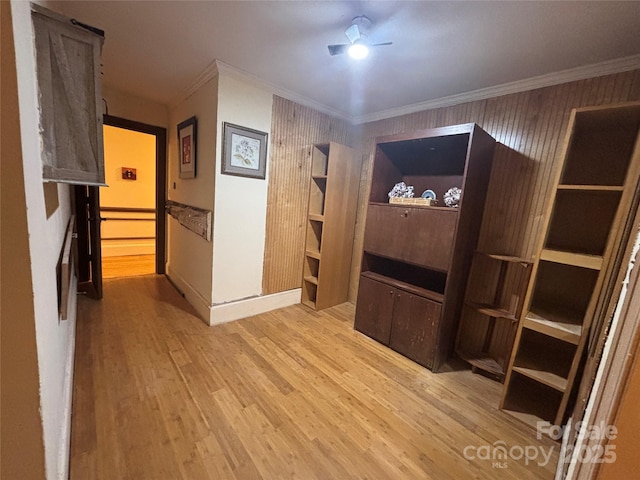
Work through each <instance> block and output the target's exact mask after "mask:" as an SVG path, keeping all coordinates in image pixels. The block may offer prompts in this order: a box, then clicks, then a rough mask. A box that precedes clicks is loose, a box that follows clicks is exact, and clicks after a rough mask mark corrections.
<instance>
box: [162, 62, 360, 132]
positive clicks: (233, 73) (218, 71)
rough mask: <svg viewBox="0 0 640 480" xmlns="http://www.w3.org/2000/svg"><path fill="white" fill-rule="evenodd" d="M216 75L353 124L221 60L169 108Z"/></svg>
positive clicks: (347, 117) (342, 114)
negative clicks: (245, 83) (227, 77)
mask: <svg viewBox="0 0 640 480" xmlns="http://www.w3.org/2000/svg"><path fill="white" fill-rule="evenodd" d="M218 75H227V76H230V77H235V78H237V79H239V80H242V81H244V82H247V83H250V84H252V85H255V86H257V87H259V88H262V89H264V90H267V91H269V92H271V93H272V94H274V95H278V96H279V97H283V98H286V99H287V100H291V101H292V102H295V103H297V104H299V105H303V106H305V107H309V108H312V109H314V110H317V111H319V112H322V113H325V114H327V115H329V116H331V117H335V118H339V119H341V120H344V121H346V122H349V123H353V118H352V117H351V116H350V115H348V114H347V113H345V112H342V111H340V110H336V109H334V108H331V107H328V106H327V105H324V104H322V103H320V102H316V101H315V100H311V99H310V98H307V97H305V96H303V95H300V94H299V93H296V92H294V91H292V90H289V89H287V88H283V87H279V86H278V85H275V84H273V83H270V82H267V81H266V80H263V79H262V78H260V77H258V76H257V75H253V74H251V73H249V72H246V71H244V70H241V69H240V68H236V67H234V66H232V65H229V64H228V63H224V62H223V61H221V60H214V61H213V62H211V63H210V64H209V65H208V66H207V68H205V69H204V70H203V71H202V73H200V75H198V76H197V77H196V78H195V79H194V80H193V81H192V82H191V83H190V84H189V85H188V86H187V87H185V88H184V89H183V90H182V91H181V92H180V94H178V95H177V96H176V97H175V98H174V99H173V100H172V101H171V103H170V106H171V107H175V106H177V105H179V104H180V103H182V102H183V101H185V100H186V99H187V98H189V97H190V96H191V95H193V94H194V93H195V92H196V91H197V90H198V89H199V88H200V87H202V86H203V85H204V84H206V83H207V82H208V81H210V80H211V79H213V78H215V77H217V76H218Z"/></svg>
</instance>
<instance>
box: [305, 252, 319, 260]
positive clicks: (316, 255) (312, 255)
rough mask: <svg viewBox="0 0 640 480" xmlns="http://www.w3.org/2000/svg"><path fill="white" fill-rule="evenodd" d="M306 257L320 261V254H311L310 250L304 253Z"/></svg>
mask: <svg viewBox="0 0 640 480" xmlns="http://www.w3.org/2000/svg"><path fill="white" fill-rule="evenodd" d="M304 254H305V255H306V256H307V257H311V258H315V259H316V260H320V252H312V251H311V250H307V251H306V252H304Z"/></svg>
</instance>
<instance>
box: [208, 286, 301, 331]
mask: <svg viewBox="0 0 640 480" xmlns="http://www.w3.org/2000/svg"><path fill="white" fill-rule="evenodd" d="M301 295H302V289H301V288H296V289H293V290H287V291H284V292H278V293H273V294H270V295H263V296H260V297H252V298H246V299H243V300H238V301H235V302H229V303H222V304H219V305H213V306H212V307H211V316H210V318H209V325H211V326H213V325H219V324H221V323H227V322H232V321H234V320H239V319H241V318H246V317H251V316H253V315H259V314H261V313H266V312H270V311H271V310H275V309H277V308H284V307H288V306H290V305H295V304H297V303H300V298H301Z"/></svg>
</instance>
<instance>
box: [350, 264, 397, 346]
mask: <svg viewBox="0 0 640 480" xmlns="http://www.w3.org/2000/svg"><path fill="white" fill-rule="evenodd" d="M395 292H396V290H395V289H394V288H393V287H390V286H389V285H386V284H384V283H381V282H377V281H375V280H371V279H370V278H367V277H360V287H359V288H358V303H357V305H358V308H356V320H355V325H354V328H355V329H356V330H358V331H359V332H362V333H364V334H365V335H367V336H368V337H371V338H373V339H374V340H377V341H378V342H380V343H384V344H385V345H388V344H389V332H390V331H391V317H392V315H393V296H394V293H395Z"/></svg>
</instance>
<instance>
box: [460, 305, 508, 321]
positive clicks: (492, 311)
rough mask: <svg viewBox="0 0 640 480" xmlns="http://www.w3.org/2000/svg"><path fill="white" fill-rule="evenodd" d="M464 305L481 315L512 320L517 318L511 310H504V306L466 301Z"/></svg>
mask: <svg viewBox="0 0 640 480" xmlns="http://www.w3.org/2000/svg"><path fill="white" fill-rule="evenodd" d="M465 305H467V306H468V307H471V308H473V309H475V310H476V311H478V312H480V313H482V314H483V315H488V316H489V317H494V318H506V319H508V320H511V321H514V322H515V321H517V320H518V318H517V317H516V315H515V314H514V313H513V312H510V311H509V310H506V309H504V308H500V307H497V306H495V305H490V304H488V303H475V302H469V301H467V302H465Z"/></svg>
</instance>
